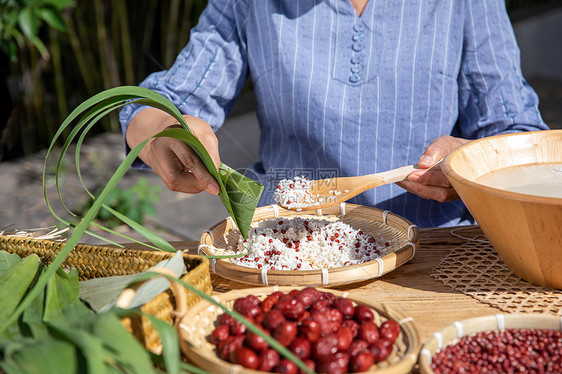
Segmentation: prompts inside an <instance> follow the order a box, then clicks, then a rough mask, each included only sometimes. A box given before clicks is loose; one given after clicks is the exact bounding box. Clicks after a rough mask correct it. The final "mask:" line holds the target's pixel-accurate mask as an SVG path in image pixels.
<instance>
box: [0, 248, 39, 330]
mask: <svg viewBox="0 0 562 374" xmlns="http://www.w3.org/2000/svg"><path fill="white" fill-rule="evenodd" d="M38 268H39V257H37V255H30V256H28V257H25V258H23V259H21V260H20V261H18V262H17V263H15V264H14V265H12V266H11V267H10V268H9V269H7V270H6V271H4V274H2V276H1V277H0V300H2V307H1V308H0V321H5V320H8V319H9V317H11V316H12V314H13V312H14V310H15V309H16V308H17V306H18V304H19V303H20V300H21V299H22V298H23V295H24V294H25V293H26V291H27V289H28V288H29V286H30V285H31V282H32V281H33V279H34V278H35V275H36V274H37V269H38Z"/></svg>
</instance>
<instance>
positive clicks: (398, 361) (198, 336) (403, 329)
mask: <svg viewBox="0 0 562 374" xmlns="http://www.w3.org/2000/svg"><path fill="white" fill-rule="evenodd" d="M302 288H304V287H289V286H285V287H277V286H273V287H258V288H249V289H244V290H232V291H229V292H227V293H225V294H222V295H217V296H216V297H215V299H216V300H217V301H219V302H220V303H222V304H223V305H225V306H227V307H229V308H232V307H233V305H234V301H235V300H236V299H237V298H240V297H245V296H247V295H255V296H257V297H258V298H259V299H261V300H263V299H265V297H266V296H267V295H269V294H271V293H273V292H275V291H281V292H284V293H289V291H291V290H294V289H299V290H300V289H302ZM318 290H321V291H325V292H331V293H333V294H334V295H336V296H341V297H349V299H350V300H352V301H353V303H354V305H357V304H362V305H365V306H367V307H369V308H370V309H371V310H372V311H373V312H374V315H375V321H374V322H375V323H376V324H377V325H379V326H380V324H381V323H382V322H384V321H386V320H388V319H392V320H394V321H396V322H398V324H399V325H400V335H399V336H398V338H397V339H396V342H395V346H394V350H393V352H392V354H391V355H390V356H389V357H388V358H387V360H386V361H384V362H379V363H377V364H375V365H373V366H372V367H371V369H370V370H369V371H368V372H367V373H378V374H390V373H392V374H396V373H409V372H410V371H411V370H412V368H413V367H414V365H415V363H416V361H417V357H418V352H419V349H420V344H421V343H420V340H419V334H418V331H417V328H416V326H415V325H414V322H413V320H412V318H406V317H405V316H403V315H402V314H401V313H399V312H396V311H395V310H393V309H391V308H389V307H388V306H387V305H385V304H382V303H377V302H374V301H372V300H371V299H367V298H359V297H350V296H348V292H344V291H337V290H331V289H323V288H318ZM222 313H223V311H222V309H220V308H218V307H216V306H214V305H212V304H211V303H209V302H208V301H206V300H203V301H201V302H199V303H198V304H197V305H195V306H194V307H192V308H191V309H190V310H189V311H187V313H186V314H185V315H183V317H182V318H181V319H180V321H179V325H178V328H179V333H180V338H181V340H180V343H181V344H180V346H181V349H182V352H183V353H184V354H185V356H186V357H187V358H188V359H189V360H190V361H191V362H193V363H194V364H195V365H197V366H199V367H200V368H202V369H205V370H208V371H210V372H212V373H216V374H223V373H224V374H229V373H241V374H251V373H263V372H261V371H256V370H251V369H247V368H244V367H242V366H240V365H234V364H231V363H229V362H227V361H224V360H222V359H221V358H219V357H218V356H217V354H216V351H215V346H214V345H212V344H211V343H209V342H208V340H207V338H208V336H209V334H210V333H211V332H212V331H213V330H214V328H215V324H214V321H215V320H216V319H217V317H218V316H219V315H220V314H222Z"/></svg>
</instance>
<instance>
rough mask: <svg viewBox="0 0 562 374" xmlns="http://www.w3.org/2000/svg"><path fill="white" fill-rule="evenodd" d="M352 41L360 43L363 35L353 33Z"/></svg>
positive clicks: (363, 37)
mask: <svg viewBox="0 0 562 374" xmlns="http://www.w3.org/2000/svg"><path fill="white" fill-rule="evenodd" d="M352 39H353V41H354V42H360V41H362V40H363V39H365V34H363V33H362V32H358V33H355V34H353V38H352Z"/></svg>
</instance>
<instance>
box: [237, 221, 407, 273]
mask: <svg viewBox="0 0 562 374" xmlns="http://www.w3.org/2000/svg"><path fill="white" fill-rule="evenodd" d="M394 241H396V239H394V240H392V241H390V242H389V241H385V240H384V239H381V238H377V237H374V236H372V235H370V234H368V233H364V232H363V231H361V230H356V229H354V228H353V227H351V226H350V225H348V224H346V223H344V222H341V221H333V220H328V219H316V218H309V217H298V216H296V217H293V218H290V217H280V218H273V219H268V220H263V221H259V222H257V223H255V224H253V225H252V228H251V229H250V231H249V232H248V238H247V239H243V238H241V239H240V241H239V242H238V248H237V253H245V252H248V255H246V256H244V257H240V258H232V259H229V260H230V261H232V262H233V263H235V264H237V265H242V266H247V267H251V268H257V269H262V268H266V269H269V270H316V269H321V268H326V269H328V268H336V267H342V266H346V265H352V264H360V263H362V262H366V261H371V260H374V259H375V258H378V257H381V256H383V255H384V254H386V252H387V251H388V249H387V248H388V247H389V246H390V245H391V244H392V242H394Z"/></svg>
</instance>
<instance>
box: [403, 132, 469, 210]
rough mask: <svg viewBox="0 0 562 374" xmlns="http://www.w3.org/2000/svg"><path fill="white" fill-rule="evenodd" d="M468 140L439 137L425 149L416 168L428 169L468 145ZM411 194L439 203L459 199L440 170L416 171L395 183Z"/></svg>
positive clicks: (445, 136)
mask: <svg viewBox="0 0 562 374" xmlns="http://www.w3.org/2000/svg"><path fill="white" fill-rule="evenodd" d="M469 141H470V140H467V139H462V138H455V137H452V136H449V135H444V136H440V137H438V138H437V139H435V140H434V141H432V142H431V144H430V145H429V146H428V147H427V149H426V150H425V152H424V153H423V154H422V156H421V157H420V160H419V161H418V166H419V167H421V168H422V169H429V168H430V167H432V166H433V165H435V164H436V163H437V162H439V161H440V160H441V159H443V158H444V157H445V156H447V155H448V154H449V152H451V151H452V150H453V149H455V148H457V147H460V146H461V145H463V144H466V143H468V142H469ZM397 184H398V185H399V186H400V187H402V188H404V189H405V190H406V191H409V192H411V193H413V194H416V195H418V196H420V197H423V198H424V199H431V200H436V201H439V202H442V203H444V202H446V201H453V200H457V199H458V198H459V195H458V194H457V192H456V191H455V190H454V189H453V187H452V186H451V184H450V183H449V180H448V179H447V177H446V176H445V174H443V172H442V171H441V170H436V171H433V170H416V171H413V172H411V173H410V175H408V179H407V180H405V181H403V182H398V183H397Z"/></svg>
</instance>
